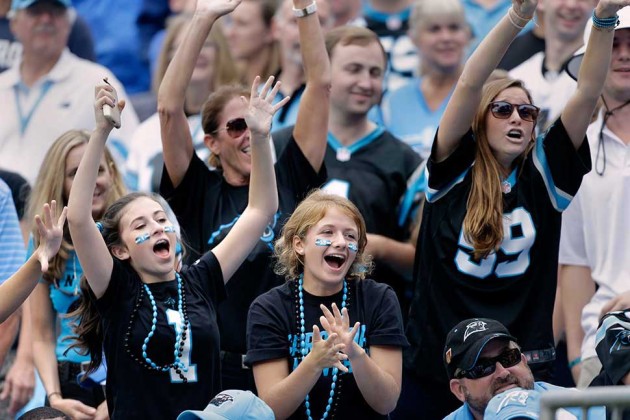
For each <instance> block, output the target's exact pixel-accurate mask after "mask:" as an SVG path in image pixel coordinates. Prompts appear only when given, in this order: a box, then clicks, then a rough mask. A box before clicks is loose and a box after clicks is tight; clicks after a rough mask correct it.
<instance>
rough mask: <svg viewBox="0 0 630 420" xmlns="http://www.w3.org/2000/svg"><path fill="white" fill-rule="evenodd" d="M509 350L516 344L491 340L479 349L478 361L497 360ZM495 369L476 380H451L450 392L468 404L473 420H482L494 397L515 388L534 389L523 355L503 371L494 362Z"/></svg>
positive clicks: (498, 364) (532, 378)
mask: <svg viewBox="0 0 630 420" xmlns="http://www.w3.org/2000/svg"><path fill="white" fill-rule="evenodd" d="M510 348H516V345H515V344H513V343H512V344H510V342H509V341H507V340H502V339H495V340H491V341H490V342H489V343H488V344H486V346H485V347H484V349H483V350H482V352H481V354H480V355H479V360H483V359H488V358H493V357H496V356H498V355H500V354H501V353H503V352H504V351H506V350H509V349H510ZM477 363H479V361H478V362H477ZM495 367H496V370H495V371H494V372H493V373H492V374H490V375H488V376H484V377H482V378H479V379H468V378H462V379H451V383H450V387H451V392H453V394H455V396H456V397H457V398H458V399H459V400H460V401H462V402H466V403H467V404H468V406H469V407H470V410H471V411H472V413H473V414H474V415H475V417H476V418H483V414H484V411H485V410H486V406H487V405H488V402H490V400H491V399H492V397H494V396H495V395H497V394H499V393H501V392H503V391H506V390H508V389H511V388H516V387H520V388H523V389H534V376H533V375H532V372H531V370H530V369H529V366H527V361H526V360H525V356H524V355H521V361H520V362H519V363H518V364H516V365H515V366H512V367H508V368H506V367H504V366H502V365H501V363H499V362H497V363H496V364H495Z"/></svg>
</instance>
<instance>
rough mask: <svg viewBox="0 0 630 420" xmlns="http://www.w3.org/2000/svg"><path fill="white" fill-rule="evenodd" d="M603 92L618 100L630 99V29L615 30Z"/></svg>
mask: <svg viewBox="0 0 630 420" xmlns="http://www.w3.org/2000/svg"><path fill="white" fill-rule="evenodd" d="M604 92H605V93H606V94H607V95H610V96H612V97H614V98H615V99H617V100H618V101H620V102H625V101H627V100H628V99H630V29H618V30H616V31H615V38H614V40H613V49H612V57H611V59H610V69H609V70H608V77H607V78H606V83H605V85H604Z"/></svg>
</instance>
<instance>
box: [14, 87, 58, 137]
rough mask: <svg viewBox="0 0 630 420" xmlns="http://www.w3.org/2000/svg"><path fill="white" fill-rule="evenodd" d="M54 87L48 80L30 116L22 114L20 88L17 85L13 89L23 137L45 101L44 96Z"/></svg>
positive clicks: (29, 113)
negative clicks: (37, 110) (38, 108)
mask: <svg viewBox="0 0 630 420" xmlns="http://www.w3.org/2000/svg"><path fill="white" fill-rule="evenodd" d="M52 85H53V81H52V80H46V81H45V82H44V83H43V84H42V87H41V89H40V91H39V97H38V98H37V100H36V101H35V103H34V104H33V106H32V107H31V109H30V111H28V114H26V115H24V112H22V105H21V103H20V93H19V86H17V85H16V86H14V87H13V90H14V92H15V104H16V106H17V111H18V114H19V115H20V134H21V135H22V136H23V135H24V133H25V132H26V128H27V127H28V124H29V123H30V122H31V118H32V117H33V114H34V113H35V110H36V109H37V107H39V105H40V104H41V102H42V100H43V99H44V96H46V94H47V93H48V91H49V90H50V88H51V87H52Z"/></svg>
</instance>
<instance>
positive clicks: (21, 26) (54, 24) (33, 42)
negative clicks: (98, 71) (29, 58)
mask: <svg viewBox="0 0 630 420" xmlns="http://www.w3.org/2000/svg"><path fill="white" fill-rule="evenodd" d="M11 30H12V31H13V33H14V35H15V37H16V38H17V39H18V40H19V41H20V42H21V43H22V44H23V46H24V53H25V54H33V55H37V56H39V57H57V56H58V55H59V54H61V52H62V51H63V49H64V48H65V47H66V44H67V43H68V37H69V35H70V19H69V17H68V10H67V9H66V8H65V7H63V6H62V5H61V4H59V3H56V2H49V1H42V2H37V3H35V4H34V5H32V6H30V7H27V8H26V9H22V10H17V11H16V14H15V16H14V17H13V19H11Z"/></svg>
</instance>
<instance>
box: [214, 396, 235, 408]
mask: <svg viewBox="0 0 630 420" xmlns="http://www.w3.org/2000/svg"><path fill="white" fill-rule="evenodd" d="M228 401H230V402H233V401H234V397H232V396H231V395H230V394H218V395H217V396H216V397H214V398H213V399H212V401H210V404H212V405H216V406H217V407H220V406H221V405H222V404H223V403H226V402H228Z"/></svg>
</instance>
